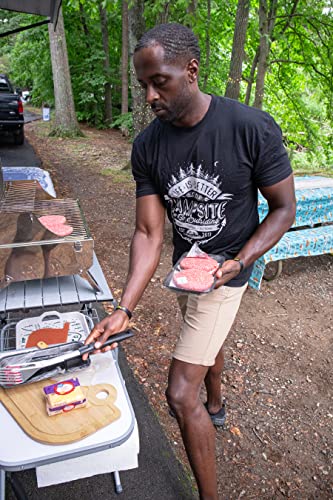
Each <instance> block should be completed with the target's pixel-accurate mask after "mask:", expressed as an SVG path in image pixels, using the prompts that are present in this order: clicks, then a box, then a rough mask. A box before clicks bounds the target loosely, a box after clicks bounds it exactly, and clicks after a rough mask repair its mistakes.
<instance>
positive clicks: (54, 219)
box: [38, 215, 73, 236]
mask: <svg viewBox="0 0 333 500" xmlns="http://www.w3.org/2000/svg"><path fill="white" fill-rule="evenodd" d="M38 220H39V222H40V223H41V224H43V226H44V227H46V229H48V230H49V231H51V232H52V233H54V234H56V235H57V236H69V235H70V234H72V232H73V228H72V226H68V225H67V224H65V222H66V217H64V216H63V215H43V216H42V217H39V219H38Z"/></svg>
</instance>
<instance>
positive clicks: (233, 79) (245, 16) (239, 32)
mask: <svg viewBox="0 0 333 500" xmlns="http://www.w3.org/2000/svg"><path fill="white" fill-rule="evenodd" d="M249 12H250V0H238V5H237V13H236V21H235V29H234V39H233V45H232V54H231V60H230V69H229V76H228V82H227V87H226V91H225V96H226V97H230V98H231V99H237V100H238V99H239V93H240V82H241V80H242V66H243V60H244V54H245V52H244V46H245V41H246V30H247V25H248V20H249Z"/></svg>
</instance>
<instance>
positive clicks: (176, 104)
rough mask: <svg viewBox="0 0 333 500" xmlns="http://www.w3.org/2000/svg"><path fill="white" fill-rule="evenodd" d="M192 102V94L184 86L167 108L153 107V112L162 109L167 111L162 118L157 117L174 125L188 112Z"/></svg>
mask: <svg viewBox="0 0 333 500" xmlns="http://www.w3.org/2000/svg"><path fill="white" fill-rule="evenodd" d="M190 102H191V94H190V92H189V91H188V88H187V86H186V85H185V84H184V85H183V87H182V88H181V90H180V92H179V94H178V95H177V96H176V97H175V99H173V101H172V102H171V103H170V104H169V106H168V107H167V108H165V107H163V106H159V105H158V104H156V105H155V106H154V104H153V105H152V110H154V107H155V108H157V109H158V108H160V109H163V110H164V111H165V113H164V114H163V115H162V116H157V118H158V119H159V120H161V121H163V122H168V123H174V122H176V121H178V120H180V119H181V118H182V117H183V116H184V115H185V114H186V112H187V110H188V109H190V108H189V104H190Z"/></svg>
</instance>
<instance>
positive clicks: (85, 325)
mask: <svg viewBox="0 0 333 500" xmlns="http://www.w3.org/2000/svg"><path fill="white" fill-rule="evenodd" d="M66 322H67V323H69V324H70V326H69V332H68V338H67V342H77V341H81V342H84V340H85V339H86V337H87V336H88V335H89V333H90V331H91V330H92V329H93V327H94V323H93V321H92V319H91V318H89V316H85V315H84V314H82V313H80V312H77V311H73V312H66V313H59V312H58V311H48V312H45V313H44V314H42V315H41V316H37V317H34V318H25V319H22V320H20V321H19V322H18V323H17V325H16V349H24V348H25V346H26V343H27V340H28V338H29V335H30V334H31V333H32V332H34V331H35V330H38V329H40V328H62V327H63V325H64V323H66Z"/></svg>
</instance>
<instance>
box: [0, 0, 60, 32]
mask: <svg viewBox="0 0 333 500" xmlns="http://www.w3.org/2000/svg"><path fill="white" fill-rule="evenodd" d="M61 2H62V0H0V9H5V10H14V11H16V12H24V13H26V14H36V15H39V16H46V17H47V19H46V20H44V21H40V22H38V23H34V24H29V25H28V26H23V27H22V28H18V29H16V30H12V31H7V32H6V33H1V34H0V36H1V37H2V36H5V35H10V34H12V33H17V32H19V31H23V30H26V29H30V28H34V27H35V26H40V25H41V24H46V23H53V24H54V26H56V24H57V20H58V14H59V9H60V6H61Z"/></svg>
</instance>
